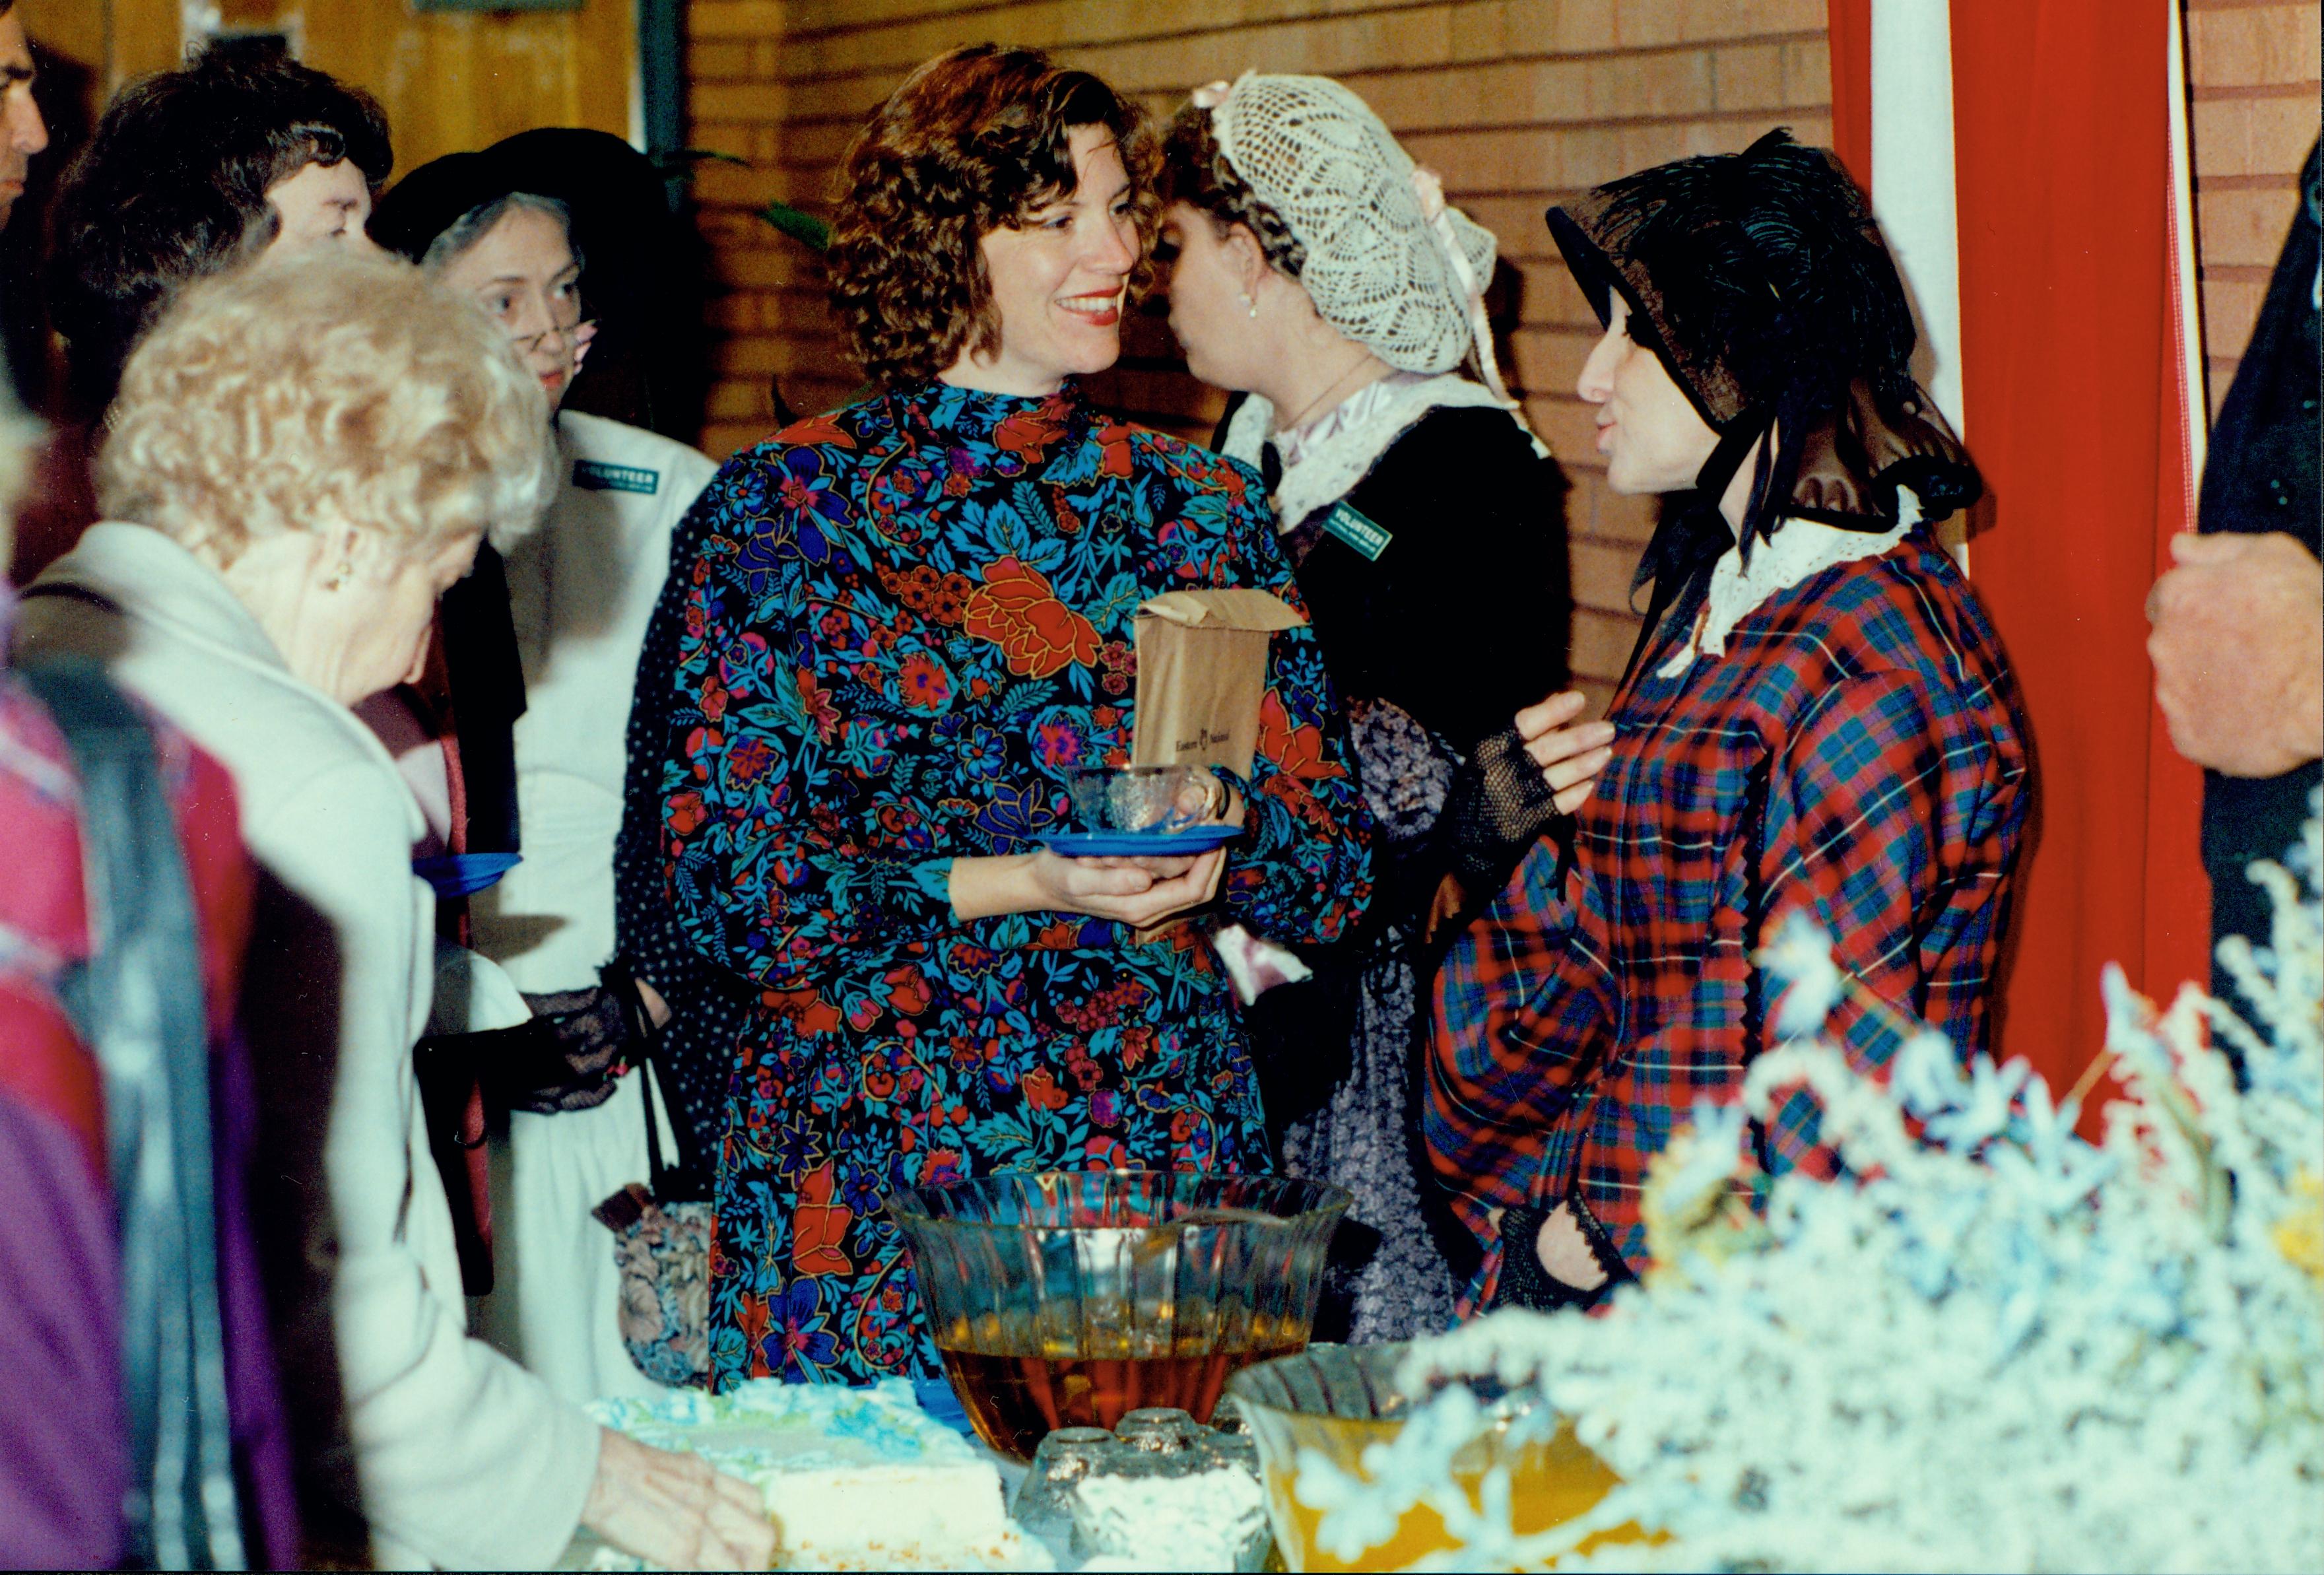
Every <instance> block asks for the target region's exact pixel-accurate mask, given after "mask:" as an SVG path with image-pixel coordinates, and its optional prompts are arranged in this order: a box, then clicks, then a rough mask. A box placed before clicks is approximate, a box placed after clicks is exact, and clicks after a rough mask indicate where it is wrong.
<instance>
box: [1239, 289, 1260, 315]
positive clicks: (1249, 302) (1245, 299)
mask: <svg viewBox="0 0 2324 1575" xmlns="http://www.w3.org/2000/svg"><path fill="white" fill-rule="evenodd" d="M1242 304H1243V308H1244V309H1245V310H1247V311H1248V312H1250V315H1251V316H1252V317H1254V318H1255V317H1257V316H1259V303H1258V302H1257V301H1255V300H1253V299H1251V298H1250V291H1249V290H1244V291H1243V292H1242Z"/></svg>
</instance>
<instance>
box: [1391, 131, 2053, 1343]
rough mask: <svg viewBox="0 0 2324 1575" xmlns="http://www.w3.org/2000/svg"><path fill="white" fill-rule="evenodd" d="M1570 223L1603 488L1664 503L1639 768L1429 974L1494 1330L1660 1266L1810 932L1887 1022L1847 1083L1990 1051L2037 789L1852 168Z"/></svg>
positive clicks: (1795, 1155)
mask: <svg viewBox="0 0 2324 1575" xmlns="http://www.w3.org/2000/svg"><path fill="white" fill-rule="evenodd" d="M1548 220H1549V229H1550V235H1552V237H1553V238H1554V239H1555V241H1556V242H1557V244H1558V248H1559V250H1560V251H1562V252H1563V253H1564V256H1565V262H1566V265H1567V266H1568V267H1569V268H1570V269H1571V270H1572V273H1573V279H1574V282H1575V284H1576V285H1578V286H1579V287H1580V288H1581V290H1582V294H1583V295H1584V297H1585V298H1587V299H1588V300H1589V301H1590V304H1591V307H1592V309H1595V310H1596V311H1597V313H1598V315H1599V318H1600V320H1601V321H1603V322H1604V324H1605V326H1606V332H1605V334H1604V336H1602V337H1601V338H1600V340H1599V342H1598V345H1597V346H1596V348H1595V349H1593V350H1592V351H1591V353H1590V357H1589V359H1588V360H1587V361H1586V362H1585V363H1584V364H1583V365H1582V373H1581V376H1580V378H1579V379H1578V381H1577V382H1576V385H1575V387H1576V391H1577V392H1578V393H1579V394H1580V395H1581V397H1582V400H1583V401H1585V402H1587V403H1589V404H1590V405H1591V406H1594V407H1595V408H1596V410H1597V412H1598V413H1597V425H1598V432H1599V437H1598V447H1599V451H1600V453H1602V454H1604V455H1605V456H1606V460H1607V465H1606V480H1607V485H1608V486H1609V487H1610V488H1612V489H1613V490H1614V491H1615V492H1617V493H1624V494H1628V495H1632V496H1638V495H1645V494H1648V493H1664V494H1669V497H1668V500H1667V502H1665V505H1664V509H1663V520H1662V524H1661V525H1660V526H1659V527H1658V528H1657V529H1656V530H1655V537H1654V539H1653V540H1652V541H1651V542H1649V543H1648V544H1647V547H1646V555H1645V557H1644V559H1643V561H1642V562H1641V563H1640V565H1639V567H1638V578H1639V583H1640V584H1641V585H1643V584H1644V583H1645V582H1646V580H1647V579H1649V578H1651V579H1652V580H1653V582H1654V599H1653V602H1652V603H1651V605H1650V608H1649V611H1648V613H1647V616H1646V629H1645V631H1643V632H1642V634H1641V635H1640V638H1639V642H1638V647H1637V650H1636V651H1635V652H1634V653H1633V654H1632V656H1631V659H1630V668H1629V671H1628V674H1627V675H1626V676H1625V677H1624V678H1623V680H1622V686H1621V687H1620V688H1619V689H1618V690H1617V691H1616V693H1615V695H1614V704H1613V709H1612V712H1611V719H1612V721H1613V723H1614V725H1615V727H1616V728H1617V730H1618V733H1617V738H1618V741H1617V743H1616V744H1615V746H1614V758H1613V760H1612V762H1611V763H1610V764H1609V765H1608V767H1607V768H1606V770H1605V772H1604V773H1603V775H1601V776H1600V778H1599V780H1598V785H1597V789H1596V792H1595V793H1594V795H1593V796H1592V797H1591V801H1590V803H1589V804H1588V805H1586V806H1584V807H1583V809H1582V813H1581V814H1580V815H1579V816H1578V817H1577V819H1576V824H1575V828H1574V835H1573V838H1572V844H1571V847H1570V849H1568V850H1565V851H1563V854H1561V850H1559V849H1557V848H1555V847H1554V846H1551V845H1548V844H1544V845H1541V846H1538V847H1536V848H1535V849H1534V851H1533V852H1532V853H1530V854H1529V855H1527V857H1526V861H1525V862H1524V863H1523V864H1522V865H1520V866H1519V868H1518V870H1517V877H1516V879H1515V880H1512V881H1511V882H1510V883H1509V885H1508V887H1507V888H1505V889H1503V890H1502V892H1501V894H1500V895H1499V898H1496V899H1495V901H1494V903H1493V905H1492V907H1490V908H1489V910H1488V911H1487V912H1486V914H1485V916H1483V918H1481V919H1480V921H1479V922H1478V923H1477V924H1476V925H1474V926H1471V928H1469V929H1468V930H1467V931H1466V932H1465V933H1464V934H1463V935H1462V936H1461V938H1460V940H1459V941H1458V942H1457V943H1456V944H1454V946H1453V948H1452V953H1451V955H1450V956H1449V957H1448V958H1447V959H1446V961H1445V964H1444V967H1443V971H1442V972H1441V973H1440V974H1439V976H1438V984H1437V995H1436V1010H1437V1031H1436V1043H1435V1047H1434V1056H1433V1058H1432V1061H1431V1064H1430V1073H1431V1079H1430V1082H1431V1093H1432V1100H1431V1105H1430V1110H1429V1119H1428V1128H1427V1136H1428V1143H1429V1148H1430V1152H1431V1155H1432V1156H1433V1157H1434V1161H1435V1165H1436V1172H1437V1174H1438V1176H1439V1177H1440V1178H1441V1179H1442V1180H1443V1183H1444V1184H1445V1185H1446V1187H1447V1188H1449V1189H1451V1190H1452V1193H1453V1196H1454V1206H1455V1207H1456V1209H1457V1210H1458V1211H1460V1214H1461V1216H1462V1220H1463V1221H1464V1222H1465V1223H1466V1224H1467V1225H1468V1226H1469V1227H1470V1228H1471V1230H1473V1231H1474V1232H1475V1233H1476V1238H1477V1240H1478V1243H1479V1245H1480V1247H1481V1248H1483V1264H1482V1266H1481V1268H1480V1272H1479V1275H1478V1276H1477V1278H1476V1279H1475V1281H1474V1282H1473V1283H1472V1290H1473V1292H1474V1294H1475V1295H1476V1297H1477V1298H1478V1299H1479V1300H1481V1301H1486V1302H1492V1301H1499V1302H1501V1303H1513V1304H1517V1305H1524V1306H1534V1307H1540V1308H1555V1307H1564V1306H1572V1305H1576V1304H1585V1305H1586V1304H1589V1303H1594V1302H1596V1301H1598V1300H1600V1299H1601V1298H1603V1297H1604V1296H1605V1295H1606V1294H1609V1291H1610V1290H1611V1288H1612V1287H1613V1286H1614V1285H1618V1284H1619V1283H1621V1282H1622V1281H1625V1280H1627V1279H1629V1278H1631V1277H1632V1276H1635V1275H1637V1273H1638V1272H1639V1271H1641V1270H1642V1269H1643V1268H1644V1267H1645V1266H1646V1223H1645V1220H1644V1219H1643V1217H1642V1215H1641V1211H1640V1209H1641V1199H1642V1193H1643V1183H1644V1182H1645V1179H1646V1171H1647V1167H1648V1166H1649V1165H1651V1164H1652V1163H1653V1162H1654V1159H1655V1156H1657V1155H1658V1154H1660V1153H1661V1152H1662V1151H1663V1150H1664V1148H1665V1146H1666V1145H1668V1143H1669V1142H1670V1140H1671V1138H1672V1135H1673V1134H1674V1132H1675V1131H1677V1130H1678V1129H1679V1128H1681V1127H1682V1126H1683V1124H1684V1123H1685V1122H1686V1121H1687V1120H1688V1119H1690V1117H1691V1115H1692V1112H1693V1111H1694V1110H1696V1109H1697V1108H1699V1106H1701V1105H1702V1104H1731V1103H1732V1102H1733V1101H1735V1100H1736V1099H1737V1098H1738V1095H1739V1093H1740V1091H1741V1088H1742V1084H1743V1080H1744V1077H1745V1076H1746V1074H1747V1073H1748V1071H1749V1068H1750V1066H1751V1064H1752V1062H1753V1060H1754V1059H1755V1058H1756V1057H1757V1055H1759V1053H1760V1051H1761V1050H1762V1049H1763V1048H1764V1047H1765V1046H1766V1044H1767V1043H1768V1040H1769V1037H1770V1036H1771V1035H1773V1034H1774V1033H1775V1031H1776V1030H1775V1027H1774V1020H1773V1018H1771V1016H1770V1012H1771V1009H1772V1005H1773V1000H1772V998H1773V994H1774V987H1773V986H1772V985H1771V984H1770V983H1769V981H1768V980H1767V978H1766V970H1765V969H1764V968H1763V966H1762V965H1761V963H1760V961H1759V955H1760V951H1761V944H1762V941H1763V939H1764V938H1766V936H1767V935H1770V934H1771V933H1772V932H1771V931H1770V928H1769V926H1771V925H1772V924H1773V923H1774V922H1775V920H1777V919H1778V918H1780V917H1782V916H1784V913H1785V910H1787V909H1790V910H1799V911H1803V912H1804V913H1805V914H1806V915H1808V916H1810V917H1811V918H1812V919H1813V921H1814V922H1815V923H1816V924H1817V925H1818V926H1821V928H1822V929H1823V931H1824V932H1825V933H1826V934H1827V935H1830V936H1831V943H1832V961H1833V963H1835V964H1836V965H1837V966H1838V967H1839V968H1840V969H1842V970H1844V971H1845V972H1847V973H1848V974H1849V975H1850V976H1852V977H1853V978H1854V979H1855V981H1857V982H1858V984H1859V985H1860V986H1861V987H1862V988H1861V989H1860V990H1851V991H1850V992H1849V996H1848V998H1847V999H1845V1000H1843V1001H1842V1002H1841V1003H1840V1005H1838V1006H1837V1007H1836V1009H1834V1010H1833V1012H1832V1013H1831V1017H1830V1018H1828V1019H1827V1020H1826V1022H1825V1025H1824V1032H1825V1034H1826V1036H1828V1037H1829V1038H1830V1039H1831V1041H1832V1042H1833V1043H1834V1045H1836V1046H1837V1047H1838V1048H1839V1049H1840V1051H1841V1053H1842V1054H1843V1055H1846V1056H1847V1058H1848V1060H1849V1063H1850V1064H1851V1065H1853V1066H1855V1067H1856V1068H1857V1069H1858V1071H1860V1072H1862V1073H1865V1074H1866V1075H1867V1076H1875V1077H1877V1076H1882V1075H1884V1074H1885V1070H1886V1067H1887V1065H1888V1064H1889V1063H1890V1061H1891V1060H1892V1059H1893V1057H1894V1056H1895V1054H1896V1051H1897V1049H1898V1048H1899V1046H1900V1045H1902V1044H1903V1042H1904V1036H1905V1034H1907V1033H1909V1032H1911V1031H1913V1029H1914V1026H1915V1024H1916V1022H1926V1023H1928V1024H1930V1025H1931V1026H1932V1027H1935V1028H1937V1029H1939V1030H1940V1031H1941V1032H1942V1033H1943V1034H1944V1035H1945V1036H1947V1037H1948V1038H1950V1040H1951V1041H1952V1043H1953V1044H1954V1045H1956V1046H1958V1048H1959V1051H1960V1055H1961V1056H1962V1058H1963V1059H1964V1060H1966V1059H1968V1058H1969V1057H1971V1056H1975V1055H1982V1054H1983V1053H1984V1052H1985V1050H1986V1048H1987V1039H1988V1031H1989V1026H1990V1005H1991V992H1992V989H1993V981H1994V975H1995V972H1996V969H1997V966H1998V963H1999V960H2000V955H2001V948H2002V938H2003V935H2004V934H2005V932H2006V926H2007V919H2008V913H2009V892H2010V884H2011V878H2012V875H2013V873H2014V871H2015V865H2016V861H2017V852H2018V840H2019V837H2020V834H2022V832H2023V830H2024V824H2025V814H2026V807H2027V803H2028V799H2029V797H2030V792H2029V788H2030V787H2031V782H2030V778H2029V775H2028V772H2029V766H2028V761H2027V758H2026V749H2025V724H2024V714H2023V710H2022V707H2021V706H2020V705H2019V703H2018V698H2017V690H2016V684H2015V679H2014V678H2013V677H2011V674H2010V670H2009V664H2008V660H2007V659H2006V656H2005V655H2004V654H2003V651H2002V649H2001V643H2000V641H1999V640H1998V639H1997V637H1996V636H1995V634H1994V631H1993V626H1992V624H1991V623H1990V622H1988V621H1987V618H1986V615H1985V611H1984V609H1983V608H1982V607H1981V606H1979V605H1978V599H1977V594H1976V593H1975V592H1974V591H1973V590H1972V589H1970V587H1969V582H1968V580H1967V579H1966V578H1965V577H1964V576H1962V574H1961V572H1960V566H1959V565H1957V564H1956V563H1954V561H1953V559H1952V557H1951V555H1950V554H1949V553H1948V552H1946V550H1945V549H1944V548H1943V546H1942V545H1941V544H1940V543H1939V542H1938V541H1937V540H1936V539H1934V537H1933V533H1932V531H1931V530H1930V529H1929V527H1930V525H1931V524H1932V523H1933V522H1934V521H1936V520H1941V519H1943V518H1944V517H1945V516H1946V515H1948V514H1950V513H1951V512H1952V511H1954V510H1956V509H1959V508H1962V507H1965V506H1966V505H1967V504H1969V503H1970V502H1975V501H1976V498H1977V496H1978V491H1979V487H1980V484H1979V482H1978V474H1977V471H1976V468H1975V467H1974V466H1973V465H1971V464H1970V462H1969V456H1968V455H1967V454H1966V453H1965V452H1963V451H1962V449H1961V447H1960V442H1959V440H1958V439H1956V438H1955V437H1954V436H1953V434H1952V431H1951V429H1950V428H1949V427H1947V425H1946V424H1945V419H1944V417H1943V416H1942V415H1941V414H1940V413H1939V412H1938V410H1936V408H1935V406H1934V405H1932V403H1931V402H1930V400H1929V397H1928V395H1927V394H1926V393H1925V392H1924V391H1922V390H1921V389H1920V388H1919V387H1918V386H1917V385H1916V384H1915V383H1914V381H1913V374H1912V370H1911V357H1912V352H1913V340H1914V330H1913V318H1912V313H1911V310H1910V309H1909V308H1908V307H1907V306H1906V304H1905V299H1904V285H1903V283H1902V281H1900V280H1899V279H1898V278H1897V275H1896V269H1895V263H1892V262H1891V261H1890V260H1889V256H1888V250H1887V247H1886V245H1885V244H1883V243H1882V241H1881V239H1880V231H1879V227H1878V226H1877V225H1876V224H1875V223H1874V222H1873V218H1872V215H1871V212H1870V210H1869V209H1868V207H1867V205H1866V203H1865V201H1864V198H1863V195H1862V194H1861V193H1860V192H1859V191H1858V189H1856V186H1855V184H1854V182H1853V181H1851V180H1849V177H1848V174H1847V172H1846V171H1845V170H1842V169H1841V168H1840V161H1838V160H1837V159H1836V158H1834V157H1833V156H1832V155H1831V153H1830V152H1826V151H1825V150H1823V149H1821V148H1806V147H1802V146H1800V145H1799V144H1798V143H1794V142H1793V141H1792V139H1791V137H1790V136H1789V135H1788V134H1785V133H1784V132H1781V131H1775V132H1770V133H1768V134H1766V136H1764V137H1761V138H1760V139H1759V140H1758V141H1757V142H1756V143H1752V144H1751V146H1750V147H1748V149H1746V150H1744V151H1743V152H1739V153H1726V154H1720V155H1717V156H1714V157H1705V158H1694V159H1683V160H1680V161H1676V162H1674V163H1670V164H1663V165H1658V166H1656V167H1655V168H1654V169H1651V170H1641V171H1639V172H1638V173H1637V174H1635V175H1628V176H1625V177H1623V178H1622V179H1621V180H1616V181H1612V182H1610V183H1609V184H1607V185H1605V186H1601V187H1599V188H1597V189H1595V190H1592V191H1588V192H1584V193H1582V195H1581V196H1580V197H1578V198H1575V199H1573V200H1572V202H1570V203H1568V204H1566V205H1565V206H1564V207H1554V208H1551V209H1550V210H1549V215H1548ZM1821 1121H1822V1110H1821V1105H1820V1104H1819V1103H1818V1101H1817V1100H1816V1098H1815V1097H1814V1095H1813V1094H1812V1091H1809V1090H1808V1089H1806V1088H1797V1089H1794V1090H1793V1091H1791V1092H1790V1093H1789V1095H1788V1096H1787V1097H1786V1098H1785V1099H1784V1102H1783V1104H1782V1106H1781V1108H1780V1110H1778V1112H1777V1115H1776V1117H1775V1119H1771V1120H1769V1121H1767V1122H1766V1123H1765V1124H1764V1127H1763V1128H1761V1129H1758V1130H1757V1132H1756V1137H1757V1145H1756V1152H1757V1157H1758V1159H1759V1161H1760V1163H1761V1165H1763V1166H1765V1168H1766V1170H1767V1171H1768V1172H1769V1173H1770V1174H1775V1173H1780V1172H1782V1171H1784V1170H1789V1169H1794V1168H1797V1169H1803V1170H1806V1171H1808V1172H1810V1173H1811V1174H1815V1173H1818V1172H1820V1171H1821V1172H1825V1173H1828V1169H1829V1166H1830V1165H1831V1163H1832V1159H1831V1152H1830V1150H1829V1148H1827V1147H1824V1146H1823V1144H1822V1142H1821Z"/></svg>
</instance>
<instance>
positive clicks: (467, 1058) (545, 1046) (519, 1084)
mask: <svg viewBox="0 0 2324 1575" xmlns="http://www.w3.org/2000/svg"><path fill="white" fill-rule="evenodd" d="M524 1002H525V1005H527V1006H529V1007H530V1008H531V1009H532V1016H531V1017H530V1018H529V1019H527V1020H526V1021H524V1022H521V1023H519V1024H517V1025H516V1026H515V1027H510V1028H488V1029H486V1030H484V1032H482V1033H475V1034H439V1035H435V1036H430V1037H429V1038H427V1039H423V1040H422V1041H420V1045H421V1049H422V1056H421V1059H422V1060H424V1061H427V1062H429V1063H430V1064H433V1065H435V1066H438V1067H442V1068H447V1069H449V1070H453V1071H460V1070H466V1072H469V1073H473V1075H474V1076H475V1080H476V1082H478V1083H479V1084H481V1085H482V1087H483V1089H484V1101H485V1102H486V1103H487V1104H488V1105H490V1106H492V1107H493V1108H494V1109H496V1110H526V1111H530V1113H532V1114H534V1115H537V1116H553V1115H556V1114H558V1113H559V1112H560V1111H565V1110H595V1108H596V1107H597V1106H599V1105H602V1104H604V1102H605V1101H607V1100H609V1099H612V1098H613V1089H614V1087H615V1085H616V1084H617V1083H618V1082H619V1081H620V1079H621V1076H622V1073H625V1072H627V1071H629V1069H630V1068H631V1066H632V1065H633V1064H636V1063H638V1062H639V1061H641V1060H642V1059H643V1058H644V1052H645V1049H646V1046H647V1045H648V1043H649V1042H650V1036H651V1030H650V1028H649V1027H648V1026H647V1025H648V1022H649V1019H648V1018H647V1016H646V1010H645V1003H644V1002H643V1000H641V999H640V997H639V995H638V987H637V981H635V980H634V979H633V978H632V977H631V975H630V972H629V971H628V969H626V968H624V967H622V965H621V964H620V963H608V964H607V965H606V966H605V967H604V969H603V970H601V971H600V972H599V974H598V983H597V984H595V986H593V987H591V988H590V989H587V990H556V991H553V992H551V993H549V994H546V995H528V996H526V997H525V998H524Z"/></svg>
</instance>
